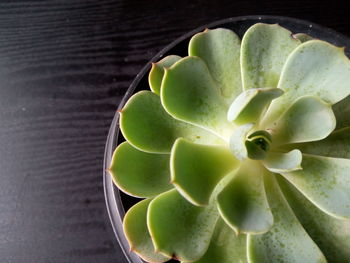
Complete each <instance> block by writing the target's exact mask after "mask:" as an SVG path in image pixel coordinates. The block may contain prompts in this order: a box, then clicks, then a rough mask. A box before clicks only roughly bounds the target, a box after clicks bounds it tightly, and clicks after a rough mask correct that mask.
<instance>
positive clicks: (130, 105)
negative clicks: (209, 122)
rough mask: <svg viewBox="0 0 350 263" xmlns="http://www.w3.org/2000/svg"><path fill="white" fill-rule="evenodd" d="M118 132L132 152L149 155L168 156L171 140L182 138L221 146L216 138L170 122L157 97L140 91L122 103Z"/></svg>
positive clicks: (171, 119)
mask: <svg viewBox="0 0 350 263" xmlns="http://www.w3.org/2000/svg"><path fill="white" fill-rule="evenodd" d="M120 129H121V131H122V133H123V135H124V137H125V138H126V140H127V141H128V142H129V143H130V144H131V145H132V146H134V147H135V148H137V149H140V150H142V151H145V152H151V153H170V150H171V147H172V145H173V143H174V142H175V140H176V139H177V138H179V137H184V138H186V139H188V140H190V141H194V142H199V143H214V144H216V143H222V142H221V140H220V138H218V137H217V136H215V135H213V134H211V133H209V132H207V131H205V130H203V129H201V128H198V127H195V126H193V125H190V124H187V123H183V122H181V121H178V120H176V119H174V118H172V117H171V116H170V115H169V114H168V113H167V112H166V111H165V110H164V109H163V107H162V104H161V102H160V99H159V96H157V95H156V94H154V93H152V92H150V91H140V92H138V93H136V94H135V95H133V96H132V97H131V98H130V99H129V101H128V102H127V103H126V105H125V106H124V108H123V109H122V111H121V114H120Z"/></svg>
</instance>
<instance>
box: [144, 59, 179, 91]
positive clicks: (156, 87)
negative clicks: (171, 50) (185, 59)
mask: <svg viewBox="0 0 350 263" xmlns="http://www.w3.org/2000/svg"><path fill="white" fill-rule="evenodd" d="M180 59H181V57H179V56H175V55H170V56H167V57H165V58H163V59H162V60H160V61H158V62H157V63H152V69H151V71H150V73H149V75H148V83H149V86H150V88H151V90H152V91H153V92H154V93H155V94H157V95H160V86H161V84H162V80H163V76H164V68H169V67H170V66H172V65H173V64H174V63H175V62H177V61H178V60H180Z"/></svg>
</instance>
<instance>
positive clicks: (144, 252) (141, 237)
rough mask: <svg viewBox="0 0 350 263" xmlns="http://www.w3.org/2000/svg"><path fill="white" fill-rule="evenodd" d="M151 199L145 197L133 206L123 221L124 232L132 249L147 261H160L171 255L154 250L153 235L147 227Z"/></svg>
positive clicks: (167, 258) (157, 262) (158, 262)
mask: <svg viewBox="0 0 350 263" xmlns="http://www.w3.org/2000/svg"><path fill="white" fill-rule="evenodd" d="M150 201H151V199H145V200H142V201H140V202H138V203H137V204H136V205H134V206H133V207H131V208H130V209H129V210H128V212H127V213H126V215H125V217H124V221H123V227H124V233H125V236H126V238H127V240H128V242H129V245H130V250H131V251H133V252H135V253H137V254H138V255H139V256H140V257H141V258H142V259H143V260H145V261H147V262H153V263H160V262H165V261H167V260H169V257H167V256H164V255H162V254H159V253H155V252H154V247H153V243H152V239H151V236H150V235H149V233H148V229H147V209H148V205H149V203H150Z"/></svg>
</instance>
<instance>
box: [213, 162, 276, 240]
mask: <svg viewBox="0 0 350 263" xmlns="http://www.w3.org/2000/svg"><path fill="white" fill-rule="evenodd" d="M262 169H264V168H263V167H262V166H260V165H257V164H256V162H252V161H246V162H245V163H244V164H243V165H242V166H241V168H240V169H239V170H238V171H237V173H236V175H235V176H234V177H233V179H232V180H231V182H230V183H229V184H228V185H227V186H226V187H225V188H224V189H223V190H222V192H221V193H219V195H218V197H217V201H218V207H219V211H220V214H221V216H222V218H223V219H224V220H225V222H226V223H227V224H228V225H229V226H230V227H232V229H233V230H234V231H235V232H236V234H237V235H238V234H240V233H254V234H257V233H264V232H266V231H268V230H269V229H270V228H271V227H272V225H273V216H272V214H271V210H270V208H269V204H268V203H267V199H266V194H265V189H264V181H263V173H262Z"/></svg>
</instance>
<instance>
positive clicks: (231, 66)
mask: <svg viewBox="0 0 350 263" xmlns="http://www.w3.org/2000/svg"><path fill="white" fill-rule="evenodd" d="M240 49H241V40H240V39H239V38H238V36H237V35H236V34H235V33H234V32H233V31H231V30H228V29H224V28H217V29H214V30H208V29H207V30H205V31H204V32H201V33H198V34H196V35H194V36H193V37H192V38H191V41H190V43H189V46H188V54H189V55H190V56H197V57H200V58H201V59H203V60H204V61H205V62H206V64H207V66H208V68H209V71H210V73H211V75H212V77H213V78H214V80H215V81H216V82H217V83H219V85H220V89H221V94H222V96H223V97H224V98H226V100H227V101H228V102H229V103H231V102H232V100H233V99H234V98H235V97H236V96H237V95H238V94H239V93H240V92H241V90H242V81H241V74H240V73H241V72H240V71H241V69H240V61H239V59H240Z"/></svg>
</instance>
